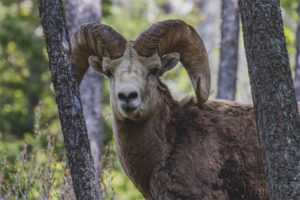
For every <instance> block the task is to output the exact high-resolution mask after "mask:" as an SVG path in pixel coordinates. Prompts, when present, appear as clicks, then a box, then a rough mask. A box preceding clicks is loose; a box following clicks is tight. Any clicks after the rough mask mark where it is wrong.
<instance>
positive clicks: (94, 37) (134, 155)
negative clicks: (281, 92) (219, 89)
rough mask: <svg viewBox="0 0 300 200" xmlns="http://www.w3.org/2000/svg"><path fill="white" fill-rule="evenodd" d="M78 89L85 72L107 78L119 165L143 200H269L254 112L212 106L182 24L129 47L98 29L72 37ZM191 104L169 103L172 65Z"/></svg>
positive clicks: (89, 27)
mask: <svg viewBox="0 0 300 200" xmlns="http://www.w3.org/2000/svg"><path fill="white" fill-rule="evenodd" d="M71 44H72V54H73V58H74V63H75V67H76V72H77V75H78V81H79V83H80V81H81V79H82V77H83V76H84V73H85V72H86V70H87V68H88V66H89V65H90V66H92V67H93V68H94V69H95V70H96V71H97V72H100V73H102V74H104V75H105V76H107V77H108V78H109V82H110V98H111V99H110V104H111V109H112V113H113V130H114V134H115V145H116V149H117V154H118V158H119V160H120V163H121V165H122V167H123V169H124V171H125V173H126V174H127V175H128V177H129V178H130V179H131V180H132V182H133V183H134V185H135V186H136V187H137V188H138V189H139V191H140V192H141V193H142V194H143V195H144V197H145V199H149V200H150V199H152V200H168V199H190V200H191V199H193V200H199V199H201V200H204V199H219V200H220V199H256V200H257V199H267V198H268V193H267V190H266V182H265V180H264V174H263V165H262V160H261V153H260V147H259V142H258V136H257V130H256V124H255V119H254V111H253V107H252V106H250V105H240V104H238V103H234V102H229V101H221V100H210V101H207V99H208V96H209V93H210V70H209V64H208V56H207V53H206V50H205V47H204V45H203V42H202V40H201V38H200V37H199V35H198V34H197V32H196V31H195V30H194V29H193V28H192V27H191V26H189V25H187V24H186V23H185V22H183V21H181V20H166V21H162V22H158V23H156V24H153V25H152V26H151V27H150V28H148V29H147V30H146V31H144V32H143V33H142V34H141V35H140V36H139V37H138V38H137V39H136V40H135V41H127V40H125V39H124V38H123V37H122V36H121V35H120V34H119V33H117V32H116V31H114V30H113V29H112V28H110V27H109V26H106V25H103V24H95V23H92V24H85V25H82V26H81V27H80V28H78V30H77V31H76V32H75V33H74V35H73V37H72V40H71ZM179 60H180V61H181V63H182V64H183V66H184V67H185V69H186V71H187V73H188V75H189V77H190V79H191V82H192V84H193V86H194V90H195V93H196V97H197V101H196V99H195V98H193V97H186V98H184V99H183V100H182V101H180V102H178V101H176V100H174V99H173V98H172V96H171V94H170V92H169V90H168V88H167V86H166V85H165V84H163V83H162V82H161V81H160V79H159V77H160V75H162V74H163V73H164V72H166V71H168V70H170V69H172V68H173V67H174V66H175V65H176V64H177V62H178V61H179Z"/></svg>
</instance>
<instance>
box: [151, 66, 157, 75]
mask: <svg viewBox="0 0 300 200" xmlns="http://www.w3.org/2000/svg"><path fill="white" fill-rule="evenodd" d="M158 70H159V69H158V67H154V68H153V69H151V71H150V73H151V74H153V75H156V74H157V72H158Z"/></svg>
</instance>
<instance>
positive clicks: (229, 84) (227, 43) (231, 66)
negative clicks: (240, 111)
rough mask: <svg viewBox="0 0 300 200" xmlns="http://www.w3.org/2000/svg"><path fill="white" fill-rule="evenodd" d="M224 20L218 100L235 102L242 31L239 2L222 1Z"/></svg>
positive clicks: (235, 0) (234, 0)
mask: <svg viewBox="0 0 300 200" xmlns="http://www.w3.org/2000/svg"><path fill="white" fill-rule="evenodd" d="M222 20H223V21H222V25H221V61H220V67H219V78H218V93H217V98H218V99H228V100H232V101H233V100H234V99H235V89H236V77H237V65H238V50H239V31H240V27H239V25H240V24H239V8H238V0H223V1H222Z"/></svg>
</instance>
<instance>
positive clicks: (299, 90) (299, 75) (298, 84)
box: [294, 0, 300, 101]
mask: <svg viewBox="0 0 300 200" xmlns="http://www.w3.org/2000/svg"><path fill="white" fill-rule="evenodd" d="M297 13H298V25H297V35H296V38H297V44H296V49H297V52H296V66H295V79H294V85H295V91H296V99H297V101H300V0H298V9H297Z"/></svg>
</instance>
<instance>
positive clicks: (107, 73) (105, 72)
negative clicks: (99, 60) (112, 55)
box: [104, 69, 112, 78]
mask: <svg viewBox="0 0 300 200" xmlns="http://www.w3.org/2000/svg"><path fill="white" fill-rule="evenodd" d="M104 74H105V76H107V77H108V78H110V77H111V75H112V73H111V71H110V70H108V69H107V70H105V71H104Z"/></svg>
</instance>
